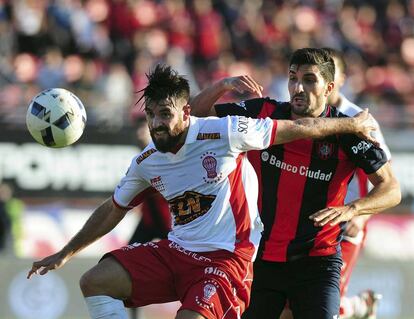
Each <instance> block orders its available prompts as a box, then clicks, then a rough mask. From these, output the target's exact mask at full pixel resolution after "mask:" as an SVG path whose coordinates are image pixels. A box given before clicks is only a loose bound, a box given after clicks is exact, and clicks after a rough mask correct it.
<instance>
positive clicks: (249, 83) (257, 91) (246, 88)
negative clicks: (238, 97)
mask: <svg viewBox="0 0 414 319" xmlns="http://www.w3.org/2000/svg"><path fill="white" fill-rule="evenodd" d="M232 86H233V89H234V90H236V91H238V92H240V93H244V92H249V93H251V94H253V95H257V96H259V97H262V91H263V86H261V85H260V84H258V83H257V82H256V81H255V80H253V78H251V77H250V76H249V75H241V76H238V77H235V78H233V81H232Z"/></svg>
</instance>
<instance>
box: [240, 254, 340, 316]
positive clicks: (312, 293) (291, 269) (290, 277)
mask: <svg viewBox="0 0 414 319" xmlns="http://www.w3.org/2000/svg"><path fill="white" fill-rule="evenodd" d="M341 266H342V259H341V256H340V254H338V255H334V256H327V257H305V258H301V259H298V260H295V261H289V262H267V261H263V260H256V261H255V263H254V276H253V278H254V279H253V286H252V294H251V301H250V305H249V307H248V309H247V310H246V312H245V313H244V315H243V316H242V318H243V319H257V318H260V319H275V318H279V316H280V314H281V313H282V311H283V309H284V308H285V306H286V304H287V303H288V304H289V308H290V309H291V310H292V312H293V316H294V318H295V319H308V318H309V319H314V318H318V319H332V318H339V305H340V289H339V285H340V275H341ZM336 316H337V317H336Z"/></svg>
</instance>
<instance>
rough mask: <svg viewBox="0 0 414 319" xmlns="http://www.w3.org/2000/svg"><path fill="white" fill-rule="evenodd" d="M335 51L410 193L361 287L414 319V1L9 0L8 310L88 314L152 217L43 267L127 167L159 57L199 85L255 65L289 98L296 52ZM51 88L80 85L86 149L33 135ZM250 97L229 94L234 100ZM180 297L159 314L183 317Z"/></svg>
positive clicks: (352, 94)
mask: <svg viewBox="0 0 414 319" xmlns="http://www.w3.org/2000/svg"><path fill="white" fill-rule="evenodd" d="M309 46H316V47H320V46H330V47H334V48H337V49H340V50H342V51H343V52H345V54H346V58H347V62H348V69H349V77H348V80H347V83H346V86H345V87H344V93H345V94H346V96H348V97H349V99H350V100H352V101H355V102H356V103H358V104H359V105H361V106H368V107H369V108H370V110H371V112H372V113H373V114H374V115H375V117H376V118H377V120H378V121H379V122H380V123H381V125H382V128H383V132H384V135H385V138H386V141H387V143H388V145H389V146H390V148H391V150H392V152H393V167H394V170H395V172H396V174H397V176H398V178H399V180H400V183H401V186H402V191H403V202H402V204H401V205H399V206H398V207H397V208H395V209H392V210H391V211H388V212H386V213H384V214H381V215H379V216H376V217H374V218H373V219H372V220H371V222H370V224H369V237H368V241H367V244H366V247H365V250H364V252H363V256H362V258H361V259H360V261H359V263H358V267H357V269H356V271H355V274H354V276H353V278H352V284H351V291H350V293H357V292H359V291H360V290H362V289H366V288H368V287H370V288H374V289H375V290H377V291H378V292H381V293H382V294H383V295H384V300H383V301H382V302H381V304H380V308H379V318H384V319H386V318H389V319H391V318H400V319H412V318H414V304H413V303H412V300H414V267H413V265H414V263H413V262H414V215H413V210H414V205H413V197H414V167H413V164H412V163H414V153H413V150H414V130H413V129H414V95H413V87H414V1H410V0H391V1H385V0H371V1H356V0H355V1H340V0H325V1H323V0H319V1H318V0H307V1H306V0H303V1H277V0H273V1H266V0H262V1H259V0H257V1H253V0H226V1H225V0H214V1H211V0H194V1H184V0H159V1H148V0H112V1H110V0H83V1H80V0H55V1H52V0H50V1H47V0H15V1H7V0H0V122H1V123H0V183H3V184H4V183H6V184H8V185H10V186H12V187H13V189H14V198H13V199H12V200H9V203H11V204H12V205H10V207H12V209H11V210H12V213H13V216H14V217H13V219H14V220H13V229H12V232H13V242H11V243H9V246H8V247H7V249H6V250H4V251H2V252H0V274H1V275H0V288H1V289H0V318H1V319H6V318H7V319H8V318H37V319H38V318H43V319H47V318H73V319H75V318H76V319H78V318H79V319H80V318H86V310H85V307H84V305H83V301H82V299H81V298H80V291H79V289H78V285H77V282H78V279H79V277H80V275H81V274H82V273H83V271H84V270H86V269H87V268H89V267H90V266H91V265H93V264H94V263H96V262H97V260H98V259H99V256H100V255H101V254H102V253H103V252H104V251H107V250H109V249H113V248H115V247H118V246H120V245H122V244H124V243H125V241H126V240H128V238H129V236H130V234H131V232H132V231H133V229H134V226H135V225H136V223H137V221H138V218H139V214H137V213H136V212H131V213H130V214H129V215H128V218H127V220H125V221H123V222H122V223H121V225H119V226H118V227H117V228H116V229H115V230H114V231H113V232H112V233H111V234H109V235H107V236H106V237H105V238H103V239H101V240H100V241H99V242H98V243H96V244H94V245H93V246H92V247H90V248H88V249H87V250H86V251H85V252H83V253H81V254H80V256H79V257H78V258H75V259H73V260H72V261H71V262H69V263H68V264H67V265H66V266H65V267H64V268H63V269H61V270H59V271H56V272H53V273H50V274H48V275H47V276H46V277H42V278H40V277H36V278H34V279H32V280H31V281H27V280H26V279H25V275H26V273H27V271H28V269H29V268H30V264H31V262H32V261H33V260H34V259H36V258H39V257H42V256H45V255H47V254H49V253H52V252H55V251H56V250H58V249H59V248H60V247H62V245H64V243H65V242H66V241H67V240H68V239H69V238H70V237H71V236H72V235H73V234H74V233H75V232H76V231H77V230H78V229H79V228H80V226H81V225H82V224H83V223H84V221H85V220H86V218H87V217H88V216H89V214H90V213H91V211H92V209H93V208H94V207H95V206H96V204H98V203H99V202H100V200H101V199H103V198H105V197H107V196H109V195H110V194H111V191H112V189H113V187H114V185H115V184H116V182H117V181H118V179H119V178H120V177H121V176H122V175H123V174H124V172H125V170H126V168H127V166H128V164H129V160H130V158H131V157H132V155H133V154H135V153H136V152H137V151H138V150H139V149H138V148H137V146H136V136H135V129H134V123H135V122H136V119H137V118H139V117H140V116H142V111H141V110H140V108H139V107H138V106H136V105H135V101H136V100H137V98H138V95H136V94H134V92H137V91H138V90H140V89H142V88H143V86H144V85H145V80H146V79H145V72H147V71H148V69H149V68H150V67H151V66H153V65H154V64H155V63H157V62H159V61H165V62H167V63H169V64H171V65H172V66H173V67H174V68H175V69H177V70H178V71H179V72H180V73H181V74H185V75H187V78H188V79H189V80H190V82H191V87H192V92H193V93H196V92H197V91H198V90H199V89H200V88H203V87H205V86H207V85H208V84H210V83H212V82H214V81H216V80H217V79H220V78H222V77H225V76H232V75H240V74H246V73H248V74H250V75H252V76H253V77H254V78H255V79H256V80H258V81H259V82H260V83H261V84H262V85H263V86H264V88H265V95H268V96H271V97H275V98H277V99H280V100H286V99H287V98H288V96H287V90H286V82H287V78H286V69H287V63H288V57H289V54H290V53H291V52H292V51H293V50H295V49H298V48H301V47H309ZM49 87H64V88H67V89H69V90H71V91H73V92H74V93H75V94H77V95H78V96H79V97H80V98H81V99H82V101H83V103H84V104H85V106H86V108H87V112H88V124H87V129H86V131H85V133H84V135H83V137H82V138H81V140H80V141H79V142H78V143H77V144H76V145H75V146H73V147H69V148H66V149H60V150H53V149H48V148H46V147H42V146H40V145H38V144H36V143H34V142H33V140H32V139H31V138H30V136H29V135H28V133H27V131H26V128H25V124H24V119H25V113H26V109H27V106H28V104H29V102H30V100H31V98H32V97H33V96H34V95H35V94H36V93H38V92H39V91H41V90H43V89H45V88H49ZM232 98H238V99H242V98H244V97H243V96H240V95H239V96H226V97H225V99H232ZM175 307H176V304H173V305H167V306H153V307H149V308H147V309H145V310H144V311H143V313H142V315H143V317H144V318H145V319H156V318H157V319H158V318H160V319H161V318H173V317H174V315H173V313H174V310H175Z"/></svg>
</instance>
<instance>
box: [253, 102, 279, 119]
mask: <svg viewBox="0 0 414 319" xmlns="http://www.w3.org/2000/svg"><path fill="white" fill-rule="evenodd" d="M275 106H276V105H274V104H273V103H269V102H268V101H265V102H264V103H263V106H262V109H261V110H260V113H259V114H257V118H258V119H262V118H265V117H271V115H272V114H273V112H274V111H275V109H276V107H275Z"/></svg>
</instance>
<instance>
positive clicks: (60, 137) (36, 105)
mask: <svg viewBox="0 0 414 319" xmlns="http://www.w3.org/2000/svg"><path fill="white" fill-rule="evenodd" d="M85 124H86V111H85V107H84V106H83V104H82V102H81V100H79V98H78V97H77V96H76V95H75V94H73V93H72V92H69V91H68V90H65V89H60V88H53V89H47V90H44V91H42V92H40V93H39V94H38V95H36V96H35V97H34V98H33V100H32V101H31V102H30V105H29V108H28V110H27V114H26V125H27V128H28V130H29V132H30V134H31V135H32V136H33V138H34V139H35V140H36V141H37V142H38V143H40V144H42V145H45V146H48V147H56V148H57V147H65V146H68V145H71V144H73V143H75V142H76V141H77V140H78V139H79V138H80V137H81V135H82V133H83V130H84V128H85Z"/></svg>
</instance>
